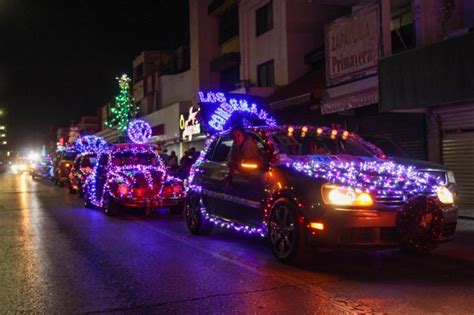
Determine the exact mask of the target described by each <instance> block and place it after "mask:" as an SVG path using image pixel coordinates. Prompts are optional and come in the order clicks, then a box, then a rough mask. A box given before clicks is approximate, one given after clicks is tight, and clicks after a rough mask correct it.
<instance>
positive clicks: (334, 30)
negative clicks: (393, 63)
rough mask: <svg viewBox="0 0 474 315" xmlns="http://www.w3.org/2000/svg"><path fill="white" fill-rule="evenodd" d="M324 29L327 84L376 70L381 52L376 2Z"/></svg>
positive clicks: (362, 75) (361, 75)
mask: <svg viewBox="0 0 474 315" xmlns="http://www.w3.org/2000/svg"><path fill="white" fill-rule="evenodd" d="M325 31H326V34H325V36H326V83H327V85H328V86H330V85H333V84H335V83H340V82H343V81H347V80H351V79H353V78H356V77H358V78H360V77H364V76H365V75H366V74H371V73H375V72H376V71H377V62H378V59H379V51H380V21H379V10H378V6H377V5H374V6H371V7H368V8H366V9H362V10H360V11H358V12H356V13H354V14H353V15H351V16H349V17H344V18H341V19H338V20H336V21H334V22H332V23H330V24H328V25H327V26H326V30H325Z"/></svg>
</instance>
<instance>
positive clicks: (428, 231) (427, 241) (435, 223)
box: [397, 196, 444, 253]
mask: <svg viewBox="0 0 474 315" xmlns="http://www.w3.org/2000/svg"><path fill="white" fill-rule="evenodd" d="M397 223H398V231H399V234H400V241H401V244H402V246H404V247H405V248H407V249H409V250H414V251H416V252H421V253H424V252H430V251H431V250H433V249H434V248H436V246H437V245H438V243H439V240H440V239H441V236H442V234H443V225H444V214H443V210H442V205H441V204H440V202H439V201H438V200H437V198H435V197H429V196H416V197H414V198H412V199H411V200H410V201H409V202H408V203H407V204H405V205H404V206H403V208H402V209H400V210H399V213H398V222H397Z"/></svg>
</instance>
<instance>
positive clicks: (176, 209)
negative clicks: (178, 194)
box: [170, 203, 184, 215]
mask: <svg viewBox="0 0 474 315" xmlns="http://www.w3.org/2000/svg"><path fill="white" fill-rule="evenodd" d="M183 211H184V204H183V203H180V204H177V205H175V206H172V207H170V212H171V213H172V214H175V215H178V214H181V213H183Z"/></svg>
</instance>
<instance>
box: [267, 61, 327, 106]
mask: <svg viewBox="0 0 474 315" xmlns="http://www.w3.org/2000/svg"><path fill="white" fill-rule="evenodd" d="M325 78H326V77H325V73H324V71H323V70H315V71H311V72H309V73H306V74H305V75H303V76H302V77H300V78H298V79H297V80H295V81H293V82H291V83H290V84H288V85H285V86H282V87H280V88H278V89H277V90H276V91H275V92H274V93H273V94H272V95H271V96H270V97H268V98H267V102H268V103H269V104H270V107H271V108H272V110H274V111H279V110H283V109H285V108H289V107H295V106H301V105H308V104H312V103H313V104H314V103H315V102H317V103H318V104H319V100H320V99H321V94H322V90H323V88H324V84H325Z"/></svg>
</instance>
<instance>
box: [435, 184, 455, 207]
mask: <svg viewBox="0 0 474 315" xmlns="http://www.w3.org/2000/svg"><path fill="white" fill-rule="evenodd" d="M437 195H438V199H439V201H441V202H442V203H444V204H447V205H449V204H452V203H454V198H453V193H452V192H450V191H449V189H448V188H446V187H445V186H439V187H438V192H437Z"/></svg>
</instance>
